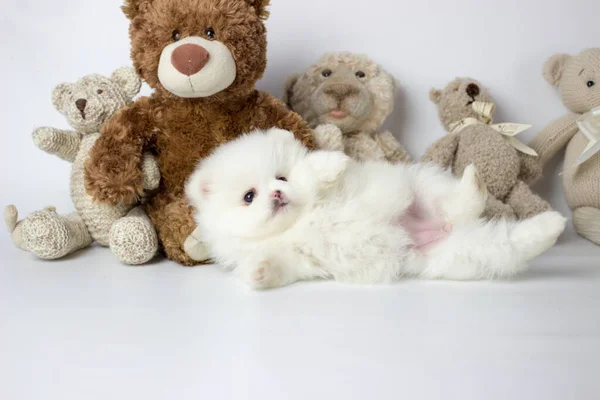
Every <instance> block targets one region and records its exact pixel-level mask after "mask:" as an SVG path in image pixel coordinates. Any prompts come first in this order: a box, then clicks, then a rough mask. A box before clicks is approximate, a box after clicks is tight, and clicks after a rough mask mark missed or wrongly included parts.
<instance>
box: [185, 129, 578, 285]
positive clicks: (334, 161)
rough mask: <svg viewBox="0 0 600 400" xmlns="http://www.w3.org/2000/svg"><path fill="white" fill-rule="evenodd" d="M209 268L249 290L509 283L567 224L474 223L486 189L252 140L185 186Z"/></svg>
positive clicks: (544, 218) (287, 143)
mask: <svg viewBox="0 0 600 400" xmlns="http://www.w3.org/2000/svg"><path fill="white" fill-rule="evenodd" d="M186 191H187V195H188V197H189V199H190V200H191V202H192V205H193V206H194V207H195V208H196V210H197V214H196V221H197V223H198V227H199V231H200V232H201V234H202V236H203V238H204V240H205V241H206V243H207V245H208V247H209V248H210V249H211V252H212V256H213V258H214V259H215V261H216V262H217V263H219V264H221V265H224V266H226V267H229V268H233V269H235V270H236V272H237V273H238V274H239V275H240V276H241V278H242V279H243V280H244V281H245V282H247V283H248V284H249V285H251V286H252V287H254V288H257V289H266V288H274V287H279V286H284V285H288V284H291V283H293V282H296V281H299V280H309V279H317V278H321V279H329V278H334V279H336V280H339V281H343V282H352V283H365V284H373V283H389V282H392V281H395V280H398V279H400V278H402V277H411V276H412V277H420V278H427V279H453V280H474V279H490V278H494V277H509V276H512V275H514V274H516V273H518V272H520V271H523V270H524V269H525V268H526V263H527V261H529V260H531V259H533V258H534V257H536V256H538V255H540V254H541V253H543V252H544V251H546V250H548V249H549V248H550V247H552V246H553V245H554V244H555V243H556V240H557V239H558V237H559V236H560V234H561V233H562V232H563V230H564V228H565V223H566V220H565V219H564V218H563V217H562V216H561V215H560V214H558V213H556V212H547V213H544V214H541V215H538V216H536V217H534V218H532V219H529V220H526V221H522V222H512V221H505V220H499V221H494V222H486V221H483V220H479V219H478V218H479V216H480V215H481V213H482V211H483V209H484V207H485V202H486V196H487V190H486V188H485V186H484V185H483V184H482V182H481V180H480V179H479V176H478V174H477V171H476V169H475V168H474V167H469V168H468V169H467V170H466V172H465V174H464V177H463V179H462V181H461V180H457V179H455V178H454V177H453V176H452V175H451V174H450V173H449V172H447V171H443V170H441V169H439V168H438V167H435V166H433V165H412V166H407V165H396V166H392V165H389V164H385V163H357V162H353V161H351V160H350V159H349V158H347V157H346V156H345V155H344V154H343V153H337V152H325V151H316V152H311V153H309V152H308V151H307V149H306V148H304V147H303V146H302V145H301V144H300V143H298V142H297V141H296V140H295V139H294V137H293V136H292V134H291V133H289V132H287V131H281V130H277V129H273V130H270V131H268V132H253V133H251V134H248V135H246V136H244V137H242V138H240V139H238V140H235V141H233V142H230V143H228V144H225V145H223V146H221V147H220V148H218V149H217V150H216V151H215V152H214V153H213V154H212V155H211V156H210V157H208V158H206V159H205V160H203V161H202V162H201V163H200V165H199V166H198V168H197V170H196V171H195V173H194V174H193V175H192V177H191V178H190V180H189V181H188V184H187V188H186Z"/></svg>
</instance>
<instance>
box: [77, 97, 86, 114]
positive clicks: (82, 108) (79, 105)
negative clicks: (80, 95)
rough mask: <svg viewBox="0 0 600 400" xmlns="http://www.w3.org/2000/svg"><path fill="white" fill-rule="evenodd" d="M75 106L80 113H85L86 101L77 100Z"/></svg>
mask: <svg viewBox="0 0 600 400" xmlns="http://www.w3.org/2000/svg"><path fill="white" fill-rule="evenodd" d="M75 105H76V106H77V109H78V110H79V111H81V112H84V111H85V106H87V100H86V99H79V100H77V101H76V102H75Z"/></svg>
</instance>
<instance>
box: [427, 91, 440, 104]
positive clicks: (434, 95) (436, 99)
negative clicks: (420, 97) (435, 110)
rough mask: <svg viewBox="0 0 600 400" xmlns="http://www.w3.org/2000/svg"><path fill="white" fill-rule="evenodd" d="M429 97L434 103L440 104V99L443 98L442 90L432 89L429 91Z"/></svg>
mask: <svg viewBox="0 0 600 400" xmlns="http://www.w3.org/2000/svg"><path fill="white" fill-rule="evenodd" d="M429 99H430V100H431V101H432V102H433V103H434V104H440V101H441V100H442V91H441V90H438V89H431V91H430V92H429Z"/></svg>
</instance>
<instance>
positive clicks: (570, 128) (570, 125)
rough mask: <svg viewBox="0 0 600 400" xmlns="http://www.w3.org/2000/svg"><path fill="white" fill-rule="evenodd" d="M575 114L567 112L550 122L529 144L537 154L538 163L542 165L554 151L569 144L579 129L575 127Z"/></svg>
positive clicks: (577, 116) (552, 155)
mask: <svg viewBox="0 0 600 400" xmlns="http://www.w3.org/2000/svg"><path fill="white" fill-rule="evenodd" d="M577 118H579V115H577V114H568V115H565V116H564V117H562V118H560V119H557V120H556V121H554V122H552V123H550V125H548V126H547V127H546V128H544V130H542V131H541V132H540V133H539V134H538V135H537V136H536V137H535V139H533V141H532V142H531V144H530V147H531V148H533V149H534V150H535V151H536V152H537V153H538V155H539V163H540V165H541V166H542V167H543V166H544V165H546V163H547V162H548V161H550V160H551V159H552V158H553V157H554V156H555V155H556V153H558V152H559V151H561V150H562V149H563V148H565V147H566V146H567V144H569V142H570V141H571V139H573V136H575V134H576V133H577V132H578V131H579V128H578V127H577Z"/></svg>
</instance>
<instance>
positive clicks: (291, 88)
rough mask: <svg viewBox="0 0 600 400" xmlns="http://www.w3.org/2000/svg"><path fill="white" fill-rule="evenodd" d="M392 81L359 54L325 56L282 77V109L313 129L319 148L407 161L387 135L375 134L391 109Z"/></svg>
mask: <svg viewBox="0 0 600 400" xmlns="http://www.w3.org/2000/svg"><path fill="white" fill-rule="evenodd" d="M395 91H396V85H395V83H394V78H393V77H392V76H391V75H390V74H388V73H387V72H386V71H384V70H383V69H382V68H381V67H380V66H378V65H377V64H376V63H375V62H373V61H372V60H370V59H369V58H367V57H366V56H363V55H356V54H351V53H330V54H326V55H324V56H323V57H322V58H321V59H320V60H318V61H317V62H316V63H315V64H314V65H313V66H311V67H310V68H309V69H308V70H307V71H306V72H304V73H303V74H302V75H295V76H292V77H290V78H289V79H288V81H287V83H286V88H285V99H284V101H285V102H286V103H287V105H288V107H290V109H292V110H293V111H295V112H297V113H298V114H300V116H302V117H303V118H304V119H305V120H306V121H307V122H308V123H309V125H310V126H311V127H312V128H314V129H315V132H314V135H315V139H316V140H317V144H318V145H319V147H321V148H324V149H328V150H335V151H337V150H340V151H345V152H346V154H347V155H348V156H350V157H353V158H354V159H356V160H361V161H389V162H392V163H398V162H405V163H409V162H411V157H410V155H409V154H408V153H407V152H406V150H404V148H403V147H402V145H401V144H400V143H398V141H397V140H396V139H395V138H394V135H392V133H391V132H389V131H384V132H377V131H378V130H379V129H380V128H381V125H382V124H383V122H384V121H385V119H386V118H387V117H388V116H389V115H390V114H391V112H392V111H393V109H394V96H395Z"/></svg>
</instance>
